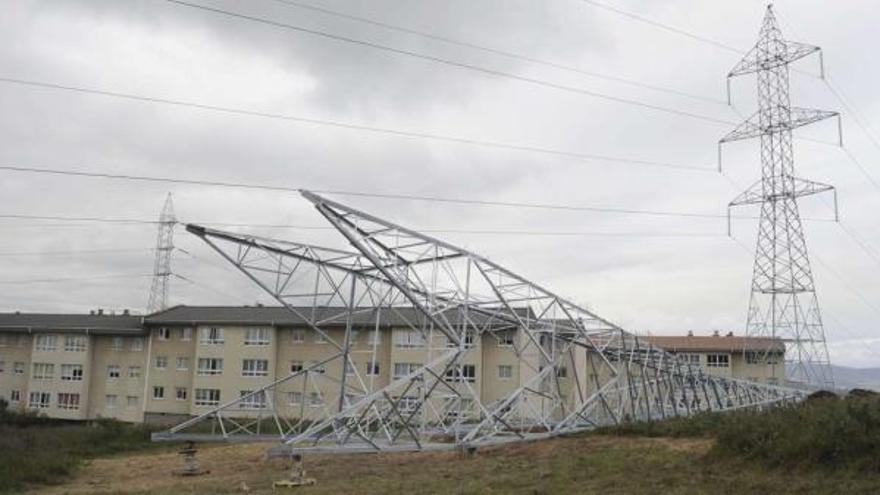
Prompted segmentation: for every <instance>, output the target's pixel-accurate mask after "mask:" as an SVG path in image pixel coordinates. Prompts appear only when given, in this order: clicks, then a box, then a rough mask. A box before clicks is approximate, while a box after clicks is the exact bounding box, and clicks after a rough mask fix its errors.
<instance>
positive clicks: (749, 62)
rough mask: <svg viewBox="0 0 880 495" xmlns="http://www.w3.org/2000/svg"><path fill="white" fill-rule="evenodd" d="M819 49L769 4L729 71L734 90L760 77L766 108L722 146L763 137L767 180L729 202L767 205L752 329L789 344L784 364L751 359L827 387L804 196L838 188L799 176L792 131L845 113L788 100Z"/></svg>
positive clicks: (763, 208)
mask: <svg viewBox="0 0 880 495" xmlns="http://www.w3.org/2000/svg"><path fill="white" fill-rule="evenodd" d="M817 52H819V55H820V57H821V52H820V48H819V47H816V46H810V45H805V44H803V43H796V42H792V41H788V40H786V39H785V38H783V36H782V32H781V31H780V29H779V25H778V23H777V20H776V16H775V15H774V13H773V8H772V6H768V7H767V13H766V16H765V17H764V22H763V26H762V27H761V32H760V35H759V39H758V43H757V44H756V45H755V47H754V48H752V49H751V51H749V52H748V53H747V54H746V56H745V57H744V58H743V59H742V61H741V62H739V64H737V65H736V67H734V69H733V70H732V71H731V72H730V74H729V75H728V88H729V81H730V78H733V77H736V76H742V75H746V74H752V73H755V74H757V79H758V101H759V109H758V111H757V112H756V113H755V114H754V115H753V116H752V117H750V118H749V119H747V120H746V121H745V122H744V123H742V124H740V125H739V126H738V127H737V128H736V129H734V130H733V131H732V132H731V133H729V134H728V135H726V136H725V137H724V138H723V139H722V140H721V143H727V142H731V141H738V140H742V139H750V138H755V137H757V138H759V139H760V145H761V179H760V180H758V181H757V182H756V183H755V184H753V185H752V186H751V187H749V188H748V189H747V190H746V191H745V192H743V193H742V194H740V195H739V196H738V197H736V199H734V200H733V201H732V202H731V203H730V207H734V206H740V205H761V215H760V220H759V222H760V223H759V227H758V241H757V248H756V252H755V264H754V272H753V278H752V286H751V300H750V303H749V313H748V322H747V328H746V333H747V335H748V336H751V337H769V338H773V339H783V340H784V341H785V343H786V359H785V361H786V362H785V363H782V362H779V360H778V358H777V357H776V356H773V355H772V354H771V353H770V351H769V349H770V348H769V347H768V350H767V351H765V352H763V353H758V354H757V355H754V354H753V355H751V356H747V359H749V360H760V361H759V362H763V361H765V360H768V361H770V363H771V365H772V366H785V367H786V375H787V379H788V380H789V381H791V382H798V383H803V384H807V385H812V386H820V387H828V386H833V380H832V375H831V365H830V361H829V357H828V349H827V346H826V343H825V331H824V328H823V325H822V315H821V313H820V311H819V303H818V298H817V297H816V286H815V283H814V280H813V273H812V270H811V268H810V261H809V257H808V255H807V245H806V241H805V239H804V230H803V224H802V222H801V217H800V213H799V212H798V201H797V200H798V198H799V197H802V196H807V195H812V194H818V193H821V192H826V191H834V188H833V187H832V186H829V185H827V184H821V183H817V182H813V181H809V180H805V179H801V178H798V177H796V176H795V175H794V155H793V151H792V130H793V129H795V128H798V127H801V126H804V125H807V124H811V123H814V122H818V121H820V120H824V119H827V118H831V117H837V118H838V130H839V129H840V120H839V118H840V116H839V114H838V113H836V112H827V111H821V110H812V109H806V108H798V107H792V106H791V102H790V98H789V64H790V63H792V62H794V61H796V60H798V59H801V58H803V57H806V56H807V55H810V54H813V53H817ZM820 64H821V58H820ZM836 203H837V198H836V192H835V205H836ZM835 209H836V207H835ZM768 342H772V341H771V340H769V339H768ZM774 375H775V373H774Z"/></svg>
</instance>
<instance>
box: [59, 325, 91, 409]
mask: <svg viewBox="0 0 880 495" xmlns="http://www.w3.org/2000/svg"><path fill="white" fill-rule="evenodd" d="M64 350H65V351H67V352H85V350H86V338H85V337H82V336H79V335H68V336H67V337H65V338H64ZM77 409H79V407H78V406H77Z"/></svg>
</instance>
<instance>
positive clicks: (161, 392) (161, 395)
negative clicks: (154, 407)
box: [153, 387, 165, 400]
mask: <svg viewBox="0 0 880 495" xmlns="http://www.w3.org/2000/svg"><path fill="white" fill-rule="evenodd" d="M164 399H165V387H153V400H164Z"/></svg>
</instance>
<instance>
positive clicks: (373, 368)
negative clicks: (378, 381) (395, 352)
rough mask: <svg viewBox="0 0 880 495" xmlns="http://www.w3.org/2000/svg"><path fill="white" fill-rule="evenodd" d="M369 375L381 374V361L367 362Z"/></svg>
mask: <svg viewBox="0 0 880 495" xmlns="http://www.w3.org/2000/svg"><path fill="white" fill-rule="evenodd" d="M367 376H379V363H376V362H369V363H367Z"/></svg>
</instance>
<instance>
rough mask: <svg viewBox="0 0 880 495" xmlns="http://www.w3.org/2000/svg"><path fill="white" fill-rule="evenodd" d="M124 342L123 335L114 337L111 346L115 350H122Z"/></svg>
mask: <svg viewBox="0 0 880 495" xmlns="http://www.w3.org/2000/svg"><path fill="white" fill-rule="evenodd" d="M123 344H124V339H123V338H122V337H113V342H112V343H111V344H110V348H111V349H113V350H114V351H121V350H122V345H123Z"/></svg>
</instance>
